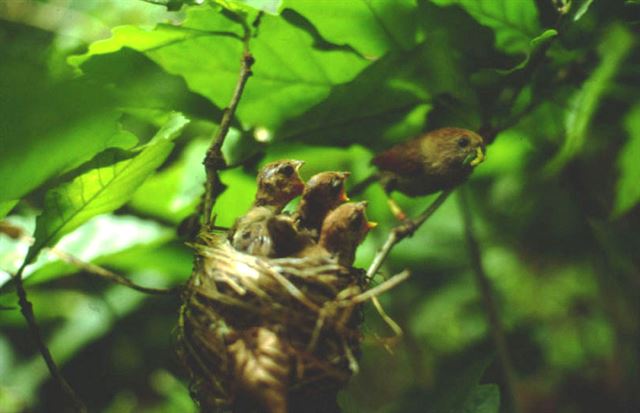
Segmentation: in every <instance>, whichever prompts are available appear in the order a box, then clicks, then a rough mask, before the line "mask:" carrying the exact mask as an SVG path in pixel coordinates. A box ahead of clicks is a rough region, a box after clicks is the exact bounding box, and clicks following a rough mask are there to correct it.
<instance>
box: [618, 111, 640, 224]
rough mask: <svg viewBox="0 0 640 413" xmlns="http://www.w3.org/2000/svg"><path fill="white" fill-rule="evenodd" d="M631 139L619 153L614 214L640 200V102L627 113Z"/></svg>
mask: <svg viewBox="0 0 640 413" xmlns="http://www.w3.org/2000/svg"><path fill="white" fill-rule="evenodd" d="M625 126H626V128H627V132H628V133H629V140H628V141H627V143H626V144H625V145H624V146H623V147H622V149H621V150H620V154H619V155H618V169H619V171H620V176H619V178H618V183H617V186H616V200H615V206H614V215H622V214H624V213H625V212H626V211H628V210H629V209H631V208H632V207H633V206H635V205H636V204H637V203H638V201H640V162H639V161H640V104H638V105H636V106H634V107H633V109H632V110H631V112H629V114H628V115H627V118H626V121H625Z"/></svg>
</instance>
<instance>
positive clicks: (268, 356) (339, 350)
mask: <svg viewBox="0 0 640 413" xmlns="http://www.w3.org/2000/svg"><path fill="white" fill-rule="evenodd" d="M192 247H193V248H194V249H195V251H196V261H195V269H194V272H193V275H192V277H191V279H190V280H189V283H188V285H187V288H186V289H185V292H184V296H183V306H182V309H181V315H180V321H179V326H178V349H179V355H180V357H181V359H182V361H183V363H184V365H185V366H186V367H187V369H188V371H189V373H190V376H191V390H192V395H193V397H194V399H195V400H197V401H198V403H199V404H200V406H201V409H202V410H203V411H224V410H225V409H233V411H235V412H250V411H267V412H269V413H285V412H287V411H300V410H299V409H296V408H295V407H294V406H295V404H296V400H298V401H301V403H302V404H303V405H306V406H309V401H310V400H315V402H312V404H315V405H320V404H324V405H326V406H336V404H335V397H336V394H337V391H338V390H339V389H340V388H342V387H343V386H344V385H345V383H346V382H347V381H348V380H349V378H350V377H351V375H352V374H353V373H354V372H355V371H356V370H357V357H358V354H359V346H360V342H361V339H362V335H361V332H360V326H361V322H362V311H361V303H362V302H363V301H364V299H362V298H363V291H364V278H365V277H364V273H363V271H361V270H357V269H355V268H346V267H343V266H341V265H339V264H338V263H337V262H336V261H335V260H334V259H332V258H327V257H304V258H273V259H272V258H264V257H256V256H253V255H248V254H245V253H242V252H239V251H237V250H236V249H234V248H233V247H232V246H231V245H230V244H229V242H228V241H227V238H226V236H224V235H215V234H201V236H200V240H199V242H198V243H196V244H194V245H192ZM336 409H337V408H335V407H327V408H326V409H324V410H322V409H321V410H320V411H335V410H336ZM302 410H303V411H311V410H308V409H307V408H304V407H302Z"/></svg>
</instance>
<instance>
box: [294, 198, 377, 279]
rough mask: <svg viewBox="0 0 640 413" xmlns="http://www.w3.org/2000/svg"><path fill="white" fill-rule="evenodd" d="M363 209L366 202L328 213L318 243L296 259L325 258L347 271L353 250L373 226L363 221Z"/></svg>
mask: <svg viewBox="0 0 640 413" xmlns="http://www.w3.org/2000/svg"><path fill="white" fill-rule="evenodd" d="M366 207H367V202H355V203H354V202H349V203H346V204H343V205H340V206H339V207H337V208H336V209H334V210H333V211H331V212H330V213H329V215H327V218H326V219H325V220H324V223H323V224H322V230H321V231H320V240H319V241H318V243H317V244H313V245H310V246H308V247H307V248H305V249H303V250H302V251H301V252H300V253H299V254H298V256H306V257H308V256H313V255H328V256H332V257H335V258H337V260H338V263H339V264H340V265H343V266H345V267H350V266H351V265H352V264H353V261H354V260H355V255H356V248H357V247H358V245H360V243H361V242H362V241H364V238H365V237H366V236H367V233H368V232H369V230H370V229H372V228H375V227H376V225H377V224H375V223H373V222H369V221H367V215H366V213H365V209H366Z"/></svg>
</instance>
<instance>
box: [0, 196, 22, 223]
mask: <svg viewBox="0 0 640 413" xmlns="http://www.w3.org/2000/svg"><path fill="white" fill-rule="evenodd" d="M17 203H18V201H15V200H14V201H2V202H0V219H2V218H4V217H5V216H7V214H8V213H9V212H11V210H12V209H13V207H15V206H16V204H17Z"/></svg>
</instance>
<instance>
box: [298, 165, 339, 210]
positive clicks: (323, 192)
mask: <svg viewBox="0 0 640 413" xmlns="http://www.w3.org/2000/svg"><path fill="white" fill-rule="evenodd" d="M349 175H350V173H349V172H321V173H319V174H316V175H314V176H312V177H311V179H309V181H308V182H307V185H306V187H305V190H304V193H303V194H302V199H303V200H304V201H305V202H306V203H308V204H309V206H313V207H314V208H315V209H317V210H318V212H324V213H327V212H328V211H329V210H331V209H334V208H335V207H337V206H338V205H340V204H341V203H343V202H346V201H348V200H349V198H348V197H347V194H346V193H345V190H344V181H345V180H346V179H347V178H348V177H349Z"/></svg>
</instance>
